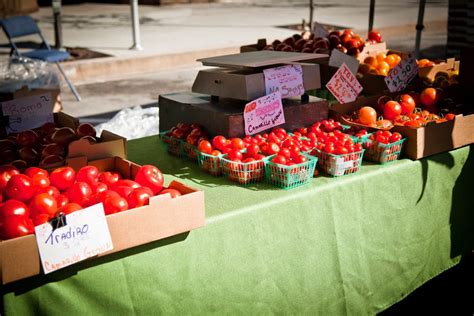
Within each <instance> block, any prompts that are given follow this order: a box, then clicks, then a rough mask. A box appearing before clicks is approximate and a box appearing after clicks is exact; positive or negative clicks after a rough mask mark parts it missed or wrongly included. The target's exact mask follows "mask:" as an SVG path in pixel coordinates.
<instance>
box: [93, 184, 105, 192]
mask: <svg viewBox="0 0 474 316" xmlns="http://www.w3.org/2000/svg"><path fill="white" fill-rule="evenodd" d="M91 189H92V191H93V192H94V193H100V192H104V191H106V190H107V189H108V187H107V185H106V184H105V183H103V182H97V183H96V185H95V186H94V187H91Z"/></svg>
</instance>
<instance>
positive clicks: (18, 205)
mask: <svg viewBox="0 0 474 316" xmlns="http://www.w3.org/2000/svg"><path fill="white" fill-rule="evenodd" d="M29 215H30V211H29V209H28V207H27V206H26V205H25V203H23V202H21V201H18V200H7V201H5V203H3V204H2V205H0V226H1V223H3V220H4V219H5V218H6V217H8V216H26V217H28V216H29Z"/></svg>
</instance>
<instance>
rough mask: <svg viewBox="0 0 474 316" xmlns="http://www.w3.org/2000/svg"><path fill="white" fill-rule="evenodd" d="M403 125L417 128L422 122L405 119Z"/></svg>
mask: <svg viewBox="0 0 474 316" xmlns="http://www.w3.org/2000/svg"><path fill="white" fill-rule="evenodd" d="M404 125H405V126H408V127H411V128H418V127H421V126H423V122H422V121H421V120H413V121H407V122H406V123H405V124H404Z"/></svg>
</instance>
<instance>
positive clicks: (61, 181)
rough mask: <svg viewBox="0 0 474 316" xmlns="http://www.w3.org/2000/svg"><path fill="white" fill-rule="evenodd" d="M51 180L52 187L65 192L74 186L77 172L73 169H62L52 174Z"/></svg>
mask: <svg viewBox="0 0 474 316" xmlns="http://www.w3.org/2000/svg"><path fill="white" fill-rule="evenodd" d="M49 180H50V181H51V185H53V186H55V187H56V188H58V189H59V190H60V191H64V190H66V189H67V188H69V187H71V186H72V185H73V184H74V181H75V180H76V172H75V171H74V169H72V168H71V167H60V168H57V169H55V170H54V171H53V172H51V175H50V176H49Z"/></svg>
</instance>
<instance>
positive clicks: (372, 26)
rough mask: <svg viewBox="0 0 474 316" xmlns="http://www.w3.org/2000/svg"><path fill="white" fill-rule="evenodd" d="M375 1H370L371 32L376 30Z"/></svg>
mask: <svg viewBox="0 0 474 316" xmlns="http://www.w3.org/2000/svg"><path fill="white" fill-rule="evenodd" d="M374 14H375V0H370V7H369V32H370V31H372V30H373V29H374Z"/></svg>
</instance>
